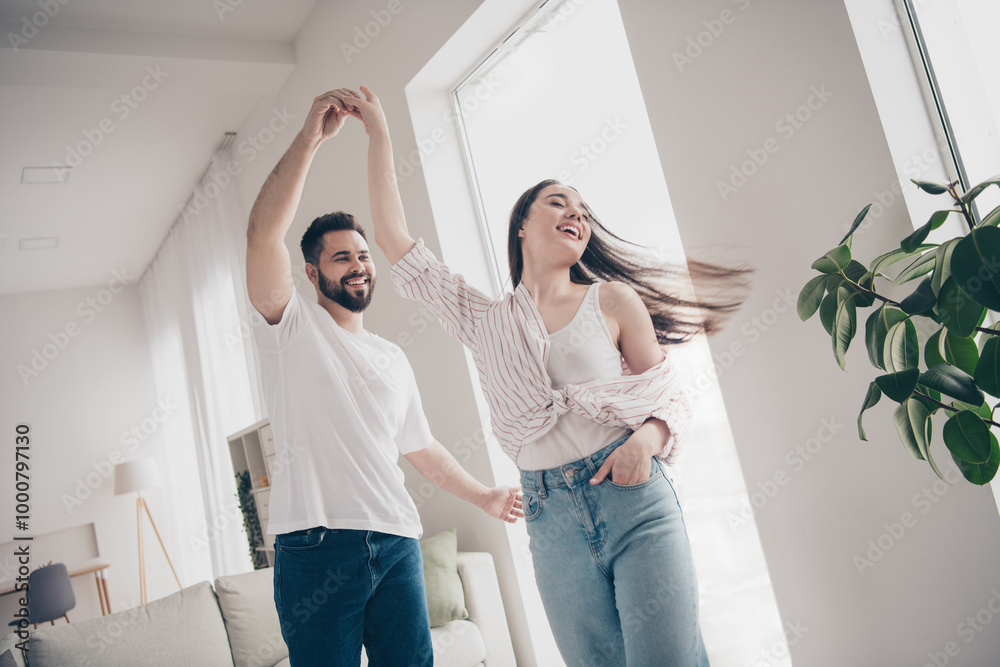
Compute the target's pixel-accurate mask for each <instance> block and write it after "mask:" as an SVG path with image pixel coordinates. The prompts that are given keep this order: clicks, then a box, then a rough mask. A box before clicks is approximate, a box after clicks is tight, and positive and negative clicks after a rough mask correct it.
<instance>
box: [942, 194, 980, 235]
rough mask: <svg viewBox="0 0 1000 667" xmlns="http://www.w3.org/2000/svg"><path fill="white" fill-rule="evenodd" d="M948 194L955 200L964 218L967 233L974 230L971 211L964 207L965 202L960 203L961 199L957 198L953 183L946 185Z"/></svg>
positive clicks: (974, 224) (974, 225)
mask: <svg viewBox="0 0 1000 667" xmlns="http://www.w3.org/2000/svg"><path fill="white" fill-rule="evenodd" d="M948 192H949V193H950V194H951V196H952V198H953V199H954V200H955V203H956V204H958V206H959V208H961V209H962V215H963V216H965V222H966V224H968V225H969V231H970V232H971V231H972V230H974V229H975V228H976V223H975V221H974V220H973V219H972V211H970V210H969V208H968V207H967V206H966V205H965V202H963V201H962V198H961V197H959V196H958V191H957V190H955V185H954V183H949V184H948Z"/></svg>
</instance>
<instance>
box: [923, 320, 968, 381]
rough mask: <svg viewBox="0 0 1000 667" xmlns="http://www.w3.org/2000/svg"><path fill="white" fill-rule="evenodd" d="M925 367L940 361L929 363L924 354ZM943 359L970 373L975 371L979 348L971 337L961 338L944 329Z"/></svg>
mask: <svg viewBox="0 0 1000 667" xmlns="http://www.w3.org/2000/svg"><path fill="white" fill-rule="evenodd" d="M924 359H925V361H926V362H927V367H928V368H930V367H931V366H936V365H937V364H939V363H941V362H940V361H938V362H936V363H933V364H932V363H931V362H930V360H929V359H927V358H926V356H925V358H924ZM944 360H945V361H946V362H948V363H949V364H951V365H952V366H958V367H959V368H961V369H962V370H963V371H965V372H966V373H968V374H969V375H972V374H974V373H975V372H976V364H977V363H978V362H979V348H978V347H976V342H975V341H974V340H972V339H971V338H962V337H961V336H956V335H954V334H953V333H951V331H950V330H947V329H946V330H945V335H944Z"/></svg>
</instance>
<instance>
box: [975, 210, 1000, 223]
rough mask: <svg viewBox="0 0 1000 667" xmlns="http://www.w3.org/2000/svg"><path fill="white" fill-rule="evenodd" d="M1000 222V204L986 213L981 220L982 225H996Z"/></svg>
mask: <svg viewBox="0 0 1000 667" xmlns="http://www.w3.org/2000/svg"><path fill="white" fill-rule="evenodd" d="M998 224H1000V206H997V207H996V208H995V209H993V210H992V211H990V212H989V213H987V214H986V217H985V218H983V219H982V221H980V223H979V226H980V227H996V226H997V225H998Z"/></svg>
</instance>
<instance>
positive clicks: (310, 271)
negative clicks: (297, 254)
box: [306, 262, 319, 285]
mask: <svg viewBox="0 0 1000 667" xmlns="http://www.w3.org/2000/svg"><path fill="white" fill-rule="evenodd" d="M306 278H308V279H309V282H311V283H312V284H313V285H315V284H317V283H319V270H318V269H317V268H316V267H315V266H314V265H313V264H311V263H309V262H306Z"/></svg>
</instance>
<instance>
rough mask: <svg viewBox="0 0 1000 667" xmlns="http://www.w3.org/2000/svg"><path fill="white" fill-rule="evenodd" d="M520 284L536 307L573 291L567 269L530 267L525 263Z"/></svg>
mask: <svg viewBox="0 0 1000 667" xmlns="http://www.w3.org/2000/svg"><path fill="white" fill-rule="evenodd" d="M521 284H522V285H524V287H525V289H527V290H528V294H530V295H531V298H532V300H533V301H534V302H535V304H536V305H541V304H544V303H547V302H549V301H551V300H553V299H558V298H559V297H562V296H565V295H566V294H568V293H569V292H572V291H573V290H574V289H575V286H574V283H573V281H572V280H570V276H569V267H566V266H563V267H554V266H549V267H539V266H534V267H532V266H529V265H528V263H527V262H525V266H524V270H523V272H522V273H521Z"/></svg>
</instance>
